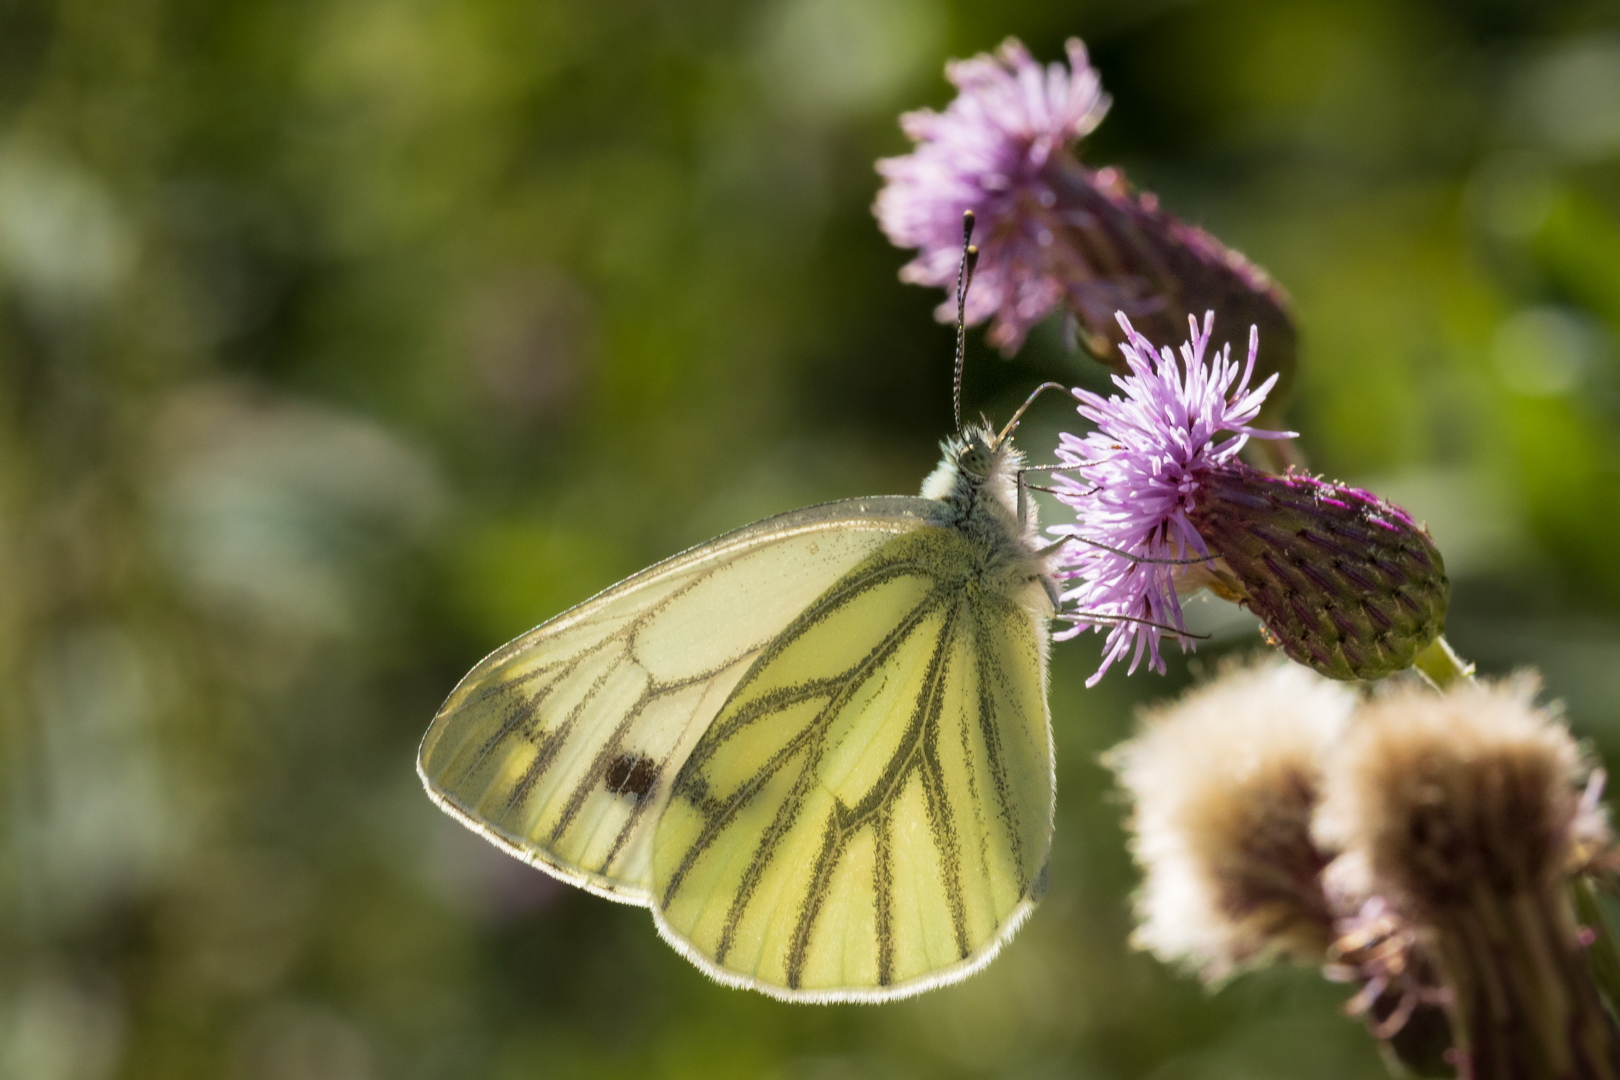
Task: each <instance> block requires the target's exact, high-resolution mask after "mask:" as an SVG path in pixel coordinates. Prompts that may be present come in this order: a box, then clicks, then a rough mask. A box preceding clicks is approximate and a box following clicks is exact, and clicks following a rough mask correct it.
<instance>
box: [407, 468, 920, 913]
mask: <svg viewBox="0 0 1620 1080" xmlns="http://www.w3.org/2000/svg"><path fill="white" fill-rule="evenodd" d="M940 513H941V510H940V507H939V504H937V503H934V502H931V501H929V500H924V499H909V498H898V497H896V498H873V499H851V500H846V501H844V502H838V503H828V504H825V505H823V506H816V507H811V508H809V509H807V510H800V511H797V512H795V513H792V514H785V515H782V516H781V517H776V518H770V519H767V520H765V521H762V522H758V523H757V524H754V525H751V526H748V527H747V528H744V529H740V530H738V531H736V532H734V533H730V534H727V535H726V536H723V537H720V538H719V539H717V540H713V541H711V542H709V543H707V544H704V545H701V546H699V547H696V548H693V549H691V550H690V551H687V552H685V553H684V554H681V555H677V556H675V557H674V558H671V559H668V560H666V561H665V562H662V563H659V564H658V565H657V566H654V567H652V568H651V569H648V570H644V571H642V572H641V573H639V574H637V575H635V576H634V577H631V578H628V579H626V580H625V581H623V582H621V583H619V584H618V585H615V586H614V587H612V588H611V589H608V590H607V591H606V592H603V593H601V594H599V595H598V596H596V597H594V598H592V599H591V600H587V601H586V602H585V603H583V604H581V605H579V606H578V607H576V608H573V609H572V610H570V611H568V612H565V613H564V614H562V615H559V616H558V617H556V618H555V619H552V620H551V621H549V622H547V623H544V624H542V625H541V626H539V627H537V628H536V629H534V630H531V631H529V632H528V633H527V634H524V635H523V636H522V637H520V638H518V639H517V640H515V641H513V642H511V643H510V644H508V645H506V646H504V647H503V648H501V649H499V650H497V651H496V652H494V653H492V654H491V655H490V656H488V657H486V658H485V659H484V660H483V661H482V662H481V663H479V665H478V666H477V667H475V668H473V670H472V671H471V672H470V673H468V675H467V676H466V678H464V679H462V680H461V683H460V685H458V686H457V687H456V688H455V690H454V691H453V692H452V693H451V694H450V697H449V700H447V701H446V702H445V703H444V706H443V707H442V708H441V709H440V710H439V713H438V715H437V716H436V717H434V720H433V724H432V726H431V727H429V729H428V732H427V735H426V737H425V738H424V739H423V740H422V747H421V751H420V754H419V757H418V762H417V771H418V772H419V773H420V774H421V776H422V781H423V783H424V784H425V785H426V786H427V789H428V793H429V794H430V795H432V797H433V798H434V800H435V801H436V802H438V803H439V805H440V806H442V807H444V809H445V810H447V811H448V812H449V813H451V814H452V815H454V816H455V817H457V818H459V819H461V820H462V821H463V822H464V823H465V824H467V825H468V826H469V827H471V828H473V829H475V830H477V831H478V832H480V833H482V834H484V835H485V836H486V837H488V838H489V839H490V840H492V841H494V842H495V843H496V844H498V845H499V846H501V847H502V848H504V849H506V850H507V851H509V852H511V853H512V854H513V855H516V856H517V857H519V858H521V859H524V860H525V861H527V862H530V863H533V864H534V865H536V866H539V867H541V868H542V869H544V870H547V871H549V872H551V873H553V874H555V875H557V876H558V877H561V878H563V879H564V880H566V881H570V882H572V883H574V884H577V885H581V886H583V887H585V888H587V889H590V890H591V891H593V892H597V893H599V894H601V895H604V896H607V897H609V898H611V899H616V900H622V901H625V902H629V903H646V902H648V897H649V886H650V882H651V869H650V860H649V856H650V851H651V843H652V837H653V829H654V825H655V824H656V822H657V821H658V816H659V813H660V811H661V810H662V808H663V806H664V804H665V803H666V802H667V800H668V797H669V787H670V781H671V780H672V779H673V778H674V776H675V774H676V772H677V771H678V770H679V769H680V766H681V764H682V762H683V761H684V760H685V758H686V756H687V754H688V753H690V751H691V749H692V746H693V744H694V743H696V742H697V740H698V738H699V737H700V736H701V735H702V734H703V732H704V731H705V730H706V729H707V727H708V726H709V723H710V721H711V720H712V719H713V718H714V715H715V713H716V712H717V711H718V710H719V709H720V707H721V705H722V704H723V703H724V702H725V700H726V698H727V697H728V696H729V695H730V693H731V691H732V689H733V688H734V687H735V686H736V684H737V681H738V680H739V679H740V678H741V677H742V676H743V673H744V672H745V671H747V669H748V667H749V665H750V664H751V663H752V661H753V660H754V658H755V657H756V656H758V655H759V653H760V651H761V650H762V649H763V648H764V647H765V646H766V645H767V644H768V643H770V642H771V641H772V640H773V639H774V638H776V637H777V635H778V634H780V633H781V631H782V629H783V627H785V626H787V625H788V623H790V622H791V621H792V620H793V618H794V617H795V616H796V615H798V614H799V613H800V612H801V611H803V610H804V608H805V607H806V606H807V605H809V604H811V603H812V602H813V601H814V600H815V599H816V597H817V596H819V595H821V594H822V593H824V592H826V590H827V589H828V588H830V587H831V586H832V585H833V583H834V582H836V581H837V580H838V579H839V578H840V577H842V576H843V575H844V574H845V573H847V572H848V571H849V569H850V568H851V567H852V566H854V565H856V564H857V563H860V562H861V561H862V560H863V559H865V558H866V557H867V556H869V555H870V554H871V553H872V552H873V551H875V550H878V549H879V548H881V547H882V546H884V545H885V544H887V543H888V542H889V541H891V540H892V539H894V537H895V536H896V535H897V534H902V533H906V532H909V531H912V530H915V529H918V528H922V527H925V526H927V525H929V524H930V523H931V522H933V521H935V520H937V519H938V517H939V515H940Z"/></svg>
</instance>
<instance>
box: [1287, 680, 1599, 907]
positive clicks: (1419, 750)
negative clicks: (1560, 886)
mask: <svg viewBox="0 0 1620 1080" xmlns="http://www.w3.org/2000/svg"><path fill="white" fill-rule="evenodd" d="M1537 685H1538V684H1537V682H1536V681H1535V680H1534V679H1533V678H1530V677H1527V676H1526V677H1520V678H1517V679H1513V680H1509V681H1507V682H1502V683H1497V684H1494V685H1475V684H1471V683H1465V684H1460V685H1458V686H1456V687H1454V688H1453V689H1452V690H1451V691H1450V692H1449V693H1446V694H1444V695H1437V694H1435V693H1434V692H1433V691H1431V690H1429V689H1427V688H1426V687H1421V686H1412V687H1407V688H1403V689H1400V690H1397V691H1395V692H1393V693H1390V694H1388V695H1387V696H1385V697H1383V698H1381V699H1380V700H1377V701H1375V702H1373V703H1371V704H1369V705H1368V706H1367V707H1366V708H1365V709H1363V710H1362V711H1361V712H1360V713H1359V714H1358V715H1357V717H1356V722H1355V724H1354V725H1353V726H1352V728H1351V730H1350V732H1349V734H1348V736H1347V738H1346V739H1345V742H1344V745H1343V746H1342V747H1341V748H1340V749H1339V751H1338V756H1337V758H1336V761H1335V765H1334V768H1333V770H1332V774H1331V777H1330V779H1329V782H1328V788H1327V793H1326V797H1325V800H1324V802H1323V806H1322V809H1321V813H1320V815H1319V817H1318V821H1317V835H1318V839H1319V840H1320V842H1322V843H1323V844H1324V845H1326V846H1330V847H1333V848H1336V849H1338V850H1342V851H1345V852H1347V853H1348V854H1349V856H1350V857H1352V858H1354V859H1357V860H1359V861H1360V863H1361V865H1362V866H1363V867H1364V873H1365V876H1366V879H1367V880H1366V882H1365V887H1366V888H1368V889H1369V891H1373V892H1376V893H1378V894H1380V895H1383V896H1384V897H1386V898H1388V899H1389V900H1390V901H1391V902H1393V903H1395V904H1396V905H1397V906H1398V907H1400V908H1401V909H1402V910H1404V911H1406V912H1408V913H1410V914H1412V915H1414V916H1421V917H1424V918H1433V917H1436V916H1437V915H1438V914H1439V913H1441V912H1443V911H1444V910H1445V909H1447V908H1451V907H1455V906H1458V905H1463V904H1467V903H1469V902H1471V900H1472V899H1473V897H1474V896H1475V894H1476V893H1477V891H1478V890H1481V889H1488V890H1491V891H1493V892H1496V893H1498V894H1502V895H1508V894H1512V893H1517V892H1525V891H1529V890H1533V889H1536V888H1538V887H1540V886H1541V885H1543V884H1544V883H1545V882H1547V881H1548V880H1549V879H1551V878H1554V877H1557V876H1560V875H1564V874H1567V873H1569V872H1571V871H1572V870H1573V869H1574V865H1573V864H1574V862H1575V859H1576V857H1577V854H1578V851H1577V841H1578V840H1579V839H1580V838H1582V837H1584V836H1588V835H1590V834H1591V833H1592V831H1593V830H1594V829H1599V830H1602V831H1604V832H1606V827H1605V826H1604V825H1603V824H1602V823H1601V821H1594V820H1592V815H1601V813H1602V811H1601V808H1600V807H1599V806H1598V805H1597V804H1596V802H1595V801H1593V800H1583V798H1582V794H1583V791H1584V789H1585V787H1586V784H1587V779H1588V776H1589V771H1590V769H1589V765H1588V762H1587V760H1586V758H1585V756H1584V755H1583V754H1582V753H1581V751H1580V749H1579V747H1578V746H1577V745H1576V743H1575V740H1574V739H1573V738H1572V737H1571V736H1570V734H1569V731H1568V729H1567V728H1565V727H1564V725H1563V724H1562V723H1560V722H1559V720H1558V718H1557V715H1556V714H1555V713H1554V712H1553V711H1552V710H1550V709H1546V708H1538V707H1536V706H1535V704H1534V703H1533V698H1534V696H1535V693H1536V690H1537Z"/></svg>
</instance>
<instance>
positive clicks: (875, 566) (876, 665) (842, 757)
mask: <svg viewBox="0 0 1620 1080" xmlns="http://www.w3.org/2000/svg"><path fill="white" fill-rule="evenodd" d="M973 567H974V556H973V552H972V551H971V549H970V546H969V544H968V542H967V541H966V540H965V539H963V537H962V536H961V535H960V534H959V533H957V532H955V531H954V530H950V529H938V528H935V529H926V530H922V531H919V532H916V533H912V534H909V535H906V536H904V537H899V538H896V539H894V540H892V541H890V542H889V543H888V544H887V545H885V546H884V547H883V548H882V549H881V550H880V551H877V552H875V553H874V554H873V555H872V556H871V557H870V558H868V559H866V560H865V561H864V562H862V563H861V564H860V565H859V566H857V567H856V568H855V569H854V570H852V571H850V573H849V574H847V575H846V576H845V577H843V578H842V579H841V580H839V581H838V582H837V584H835V585H834V586H833V587H832V588H831V589H830V590H829V591H828V592H827V593H826V594H825V595H823V596H822V597H821V598H820V599H819V600H818V601H816V603H815V604H813V605H812V606H811V607H810V608H808V609H807V610H806V611H805V612H804V614H802V615H801V616H800V617H799V618H797V619H796V620H794V622H793V623H792V624H791V625H790V626H789V627H787V629H785V630H784V631H783V632H782V633H781V635H780V636H778V637H777V638H776V639H775V640H774V641H773V642H772V643H771V645H770V647H769V648H768V649H767V650H766V651H765V652H764V653H763V654H761V656H760V657H759V659H758V660H756V661H755V662H754V665H753V667H752V669H751V670H750V671H749V672H748V673H747V675H746V676H745V677H744V678H743V680H742V681H741V682H740V683H739V685H738V686H737V688H736V690H735V691H734V692H733V694H732V696H731V699H730V700H729V701H728V702H727V703H726V705H725V707H724V709H722V710H721V712H720V714H719V715H718V716H717V717H715V720H714V722H713V724H711V725H710V726H709V728H708V730H707V731H706V732H705V733H704V734H703V737H702V738H701V739H700V740H699V741H698V743H697V745H696V746H695V747H694V748H693V750H692V752H691V754H690V755H689V756H688V758H687V760H686V763H685V765H684V766H683V767H682V768H681V771H680V774H679V776H678V777H677V779H676V781H675V783H674V787H673V792H672V795H671V798H670V801H669V804H668V806H667V807H665V809H664V812H663V818H662V820H661V822H660V824H659V827H658V832H657V836H656V840H655V843H654V848H653V880H654V897H653V908H654V912H655V914H656V916H657V918H658V922H659V928H660V930H661V931H662V932H663V933H664V935H665V936H666V937H668V938H669V939H670V940H671V941H672V943H674V944H675V945H676V946H677V947H678V948H680V949H681V950H682V951H683V952H684V953H686V955H688V956H689V957H690V958H691V959H692V960H694V961H695V962H696V963H698V964H699V965H700V966H702V967H704V968H705V969H706V970H708V971H709V972H710V973H711V974H712V975H714V976H715V977H716V978H718V979H720V980H722V981H724V982H728V983H732V984H736V985H743V986H750V987H753V988H755V989H759V990H763V991H765V992H766V993H770V994H773V995H775V996H778V997H783V998H788V999H808V1000H881V999H884V998H890V997H898V996H903V995H905V994H908V993H915V992H917V991H919V990H923V989H926V988H928V987H930V986H936V985H939V984H941V983H944V982H951V981H955V980H956V979H959V978H962V977H964V976H966V975H967V974H969V973H970V972H972V971H974V970H976V969H977V968H978V967H979V966H981V965H982V964H984V963H985V962H987V961H988V960H989V959H990V957H991V956H993V955H994V954H995V952H996V950H997V949H999V948H1000V946H1001V944H1002V943H1003V942H1005V941H1006V940H1007V938H1008V937H1009V936H1010V935H1011V934H1012V931H1013V930H1014V929H1015V928H1016V926H1017V924H1018V922H1019V921H1020V920H1021V919H1022V917H1023V916H1024V915H1025V914H1026V913H1027V912H1028V910H1029V909H1030V907H1031V906H1032V905H1033V903H1034V901H1035V900H1037V899H1039V897H1040V894H1041V893H1042V892H1044V890H1045V874H1046V863H1047V855H1048V851H1049V847H1050V843H1051V831H1052V757H1051V740H1050V735H1049V731H1048V727H1049V725H1048V720H1047V712H1046V670H1045V667H1046V631H1045V624H1044V619H1043V618H1040V617H1037V616H1035V615H1033V614H1032V613H1031V611H1030V610H1029V609H1028V608H1026V607H1025V606H1024V605H1023V604H1020V603H1019V602H1017V601H1016V600H1015V599H1014V598H1012V597H1008V596H1004V595H999V594H997V593H994V592H991V591H987V590H986V589H985V588H984V587H983V585H982V584H981V583H980V582H979V581H978V580H977V578H976V577H975V575H974V573H973ZM1035 592H1036V593H1039V589H1038V587H1036V588H1035Z"/></svg>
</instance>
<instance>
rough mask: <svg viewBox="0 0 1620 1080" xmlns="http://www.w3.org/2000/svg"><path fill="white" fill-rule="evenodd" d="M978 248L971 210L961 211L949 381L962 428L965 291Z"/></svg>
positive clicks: (953, 410) (953, 411)
mask: <svg viewBox="0 0 1620 1080" xmlns="http://www.w3.org/2000/svg"><path fill="white" fill-rule="evenodd" d="M978 261H979V249H978V248H977V247H975V246H974V245H973V211H971V210H964V211H962V265H961V267H960V268H959V269H958V270H957V271H956V379H955V380H954V381H953V382H952V383H951V416H952V418H954V419H955V421H956V430H957V431H961V430H962V362H963V360H964V359H965V358H966V356H967V291H968V286H969V285H971V284H973V267H974V266H975V265H977V264H978Z"/></svg>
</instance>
